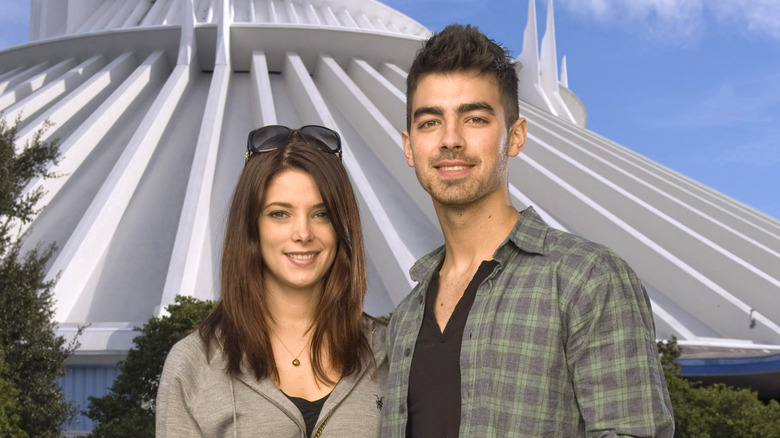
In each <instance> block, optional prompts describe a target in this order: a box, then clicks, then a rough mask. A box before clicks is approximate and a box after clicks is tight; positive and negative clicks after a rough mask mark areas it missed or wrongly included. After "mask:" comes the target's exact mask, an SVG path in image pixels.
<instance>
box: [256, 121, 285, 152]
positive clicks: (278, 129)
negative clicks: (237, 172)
mask: <svg viewBox="0 0 780 438" xmlns="http://www.w3.org/2000/svg"><path fill="white" fill-rule="evenodd" d="M291 133H292V131H291V130H290V128H287V127H286V126H266V127H264V128H260V129H258V130H256V131H255V132H253V133H252V151H254V152H259V151H266V150H271V149H278V148H280V147H282V146H284V144H285V143H287V140H288V139H289V138H290V134H291Z"/></svg>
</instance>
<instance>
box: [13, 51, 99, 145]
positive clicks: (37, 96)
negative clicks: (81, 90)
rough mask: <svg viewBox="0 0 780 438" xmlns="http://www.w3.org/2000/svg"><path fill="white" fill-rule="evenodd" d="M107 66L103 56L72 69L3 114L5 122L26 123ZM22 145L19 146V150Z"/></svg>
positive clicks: (97, 56) (94, 57)
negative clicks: (39, 111) (16, 120)
mask: <svg viewBox="0 0 780 438" xmlns="http://www.w3.org/2000/svg"><path fill="white" fill-rule="evenodd" d="M105 64H106V60H105V58H104V57H103V55H95V56H93V57H91V58H89V59H87V60H86V61H84V62H82V63H81V64H79V65H77V66H76V67H73V68H72V69H70V70H69V71H68V72H67V73H65V74H64V75H62V76H61V77H60V78H59V79H57V80H55V81H52V82H50V83H49V84H47V85H46V86H44V87H42V88H40V89H39V90H38V91H36V92H35V93H33V94H31V95H30V96H27V97H26V98H24V99H22V100H20V101H19V102H16V103H15V104H14V105H12V106H11V107H10V108H8V110H7V111H6V112H5V114H3V116H4V118H5V120H6V121H7V122H9V123H13V121H14V120H15V119H16V117H19V118H20V120H21V121H26V120H27V119H29V118H30V117H32V115H33V114H35V113H37V112H38V110H40V109H42V108H43V107H45V106H47V105H50V104H51V103H52V102H54V101H56V100H57V99H59V98H60V97H61V96H63V95H65V94H67V93H70V92H71V91H73V90H75V89H76V88H78V87H79V86H80V85H81V84H82V83H83V82H84V81H86V80H87V79H88V78H90V77H91V76H92V75H94V74H95V73H96V72H97V71H99V70H100V69H101V68H103V66H104V65H105ZM19 146H20V145H17V150H18V149H19Z"/></svg>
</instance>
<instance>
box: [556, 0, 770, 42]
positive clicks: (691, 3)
mask: <svg viewBox="0 0 780 438" xmlns="http://www.w3.org/2000/svg"><path fill="white" fill-rule="evenodd" d="M558 2H559V3H560V4H561V6H562V7H564V8H566V9H568V10H570V11H573V12H575V13H578V14H581V15H585V16H587V17H590V18H594V19H596V20H598V21H601V22H612V23H618V24H620V25H622V26H625V27H627V28H636V26H637V24H639V25H642V26H643V27H642V30H643V31H647V30H649V31H650V32H651V34H652V35H653V36H655V37H657V38H660V39H663V40H667V41H670V42H677V43H679V44H686V43H688V42H690V41H695V40H697V39H698V38H699V36H700V35H701V34H702V33H703V32H704V30H705V28H706V26H707V25H708V24H709V23H708V21H710V19H714V21H715V24H716V25H720V26H734V25H736V26H738V28H741V29H742V30H744V31H746V32H749V33H755V34H759V35H766V36H769V37H771V38H776V39H780V1H778V0H558Z"/></svg>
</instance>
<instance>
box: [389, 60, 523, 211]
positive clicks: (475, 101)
mask: <svg viewBox="0 0 780 438" xmlns="http://www.w3.org/2000/svg"><path fill="white" fill-rule="evenodd" d="M411 114H412V122H411V127H410V130H409V131H404V132H403V133H402V135H403V143H404V155H405V156H406V162H407V163H408V164H409V165H410V166H412V167H414V169H415V172H416V173H417V179H418V180H419V181H420V184H421V185H422V187H423V188H424V189H425V190H426V191H427V192H428V193H429V194H430V195H431V197H432V198H433V199H434V202H438V203H440V204H443V205H453V206H454V205H462V206H465V205H468V204H471V203H474V202H476V201H479V200H481V199H483V198H485V197H486V196H490V195H494V194H497V193H499V191H501V190H506V184H507V159H508V157H509V156H515V155H517V154H518V153H519V152H520V150H521V149H522V147H523V144H524V143H525V126H526V125H525V120H522V119H520V120H518V121H517V122H516V123H515V124H513V126H512V130H511V132H510V134H509V135H507V127H506V122H505V118H504V108H503V106H502V105H501V99H500V97H499V92H498V84H497V81H496V80H495V79H494V78H492V77H490V76H487V75H479V74H478V73H476V72H471V71H464V72H453V73H429V74H427V75H425V76H423V77H422V78H421V79H420V81H419V82H418V85H417V89H416V90H415V92H414V94H413V96H412V110H411Z"/></svg>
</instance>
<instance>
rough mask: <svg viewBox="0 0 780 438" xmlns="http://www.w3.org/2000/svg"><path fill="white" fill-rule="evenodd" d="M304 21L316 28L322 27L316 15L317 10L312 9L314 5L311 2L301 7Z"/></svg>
mask: <svg viewBox="0 0 780 438" xmlns="http://www.w3.org/2000/svg"><path fill="white" fill-rule="evenodd" d="M303 8H304V11H305V14H306V19H307V20H308V22H309V24H314V25H317V26H322V24H323V23H322V20H320V17H319V15H318V14H317V9H316V8H315V7H314V5H313V4H312V3H311V1H307V2H306V3H304V5H303Z"/></svg>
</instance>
